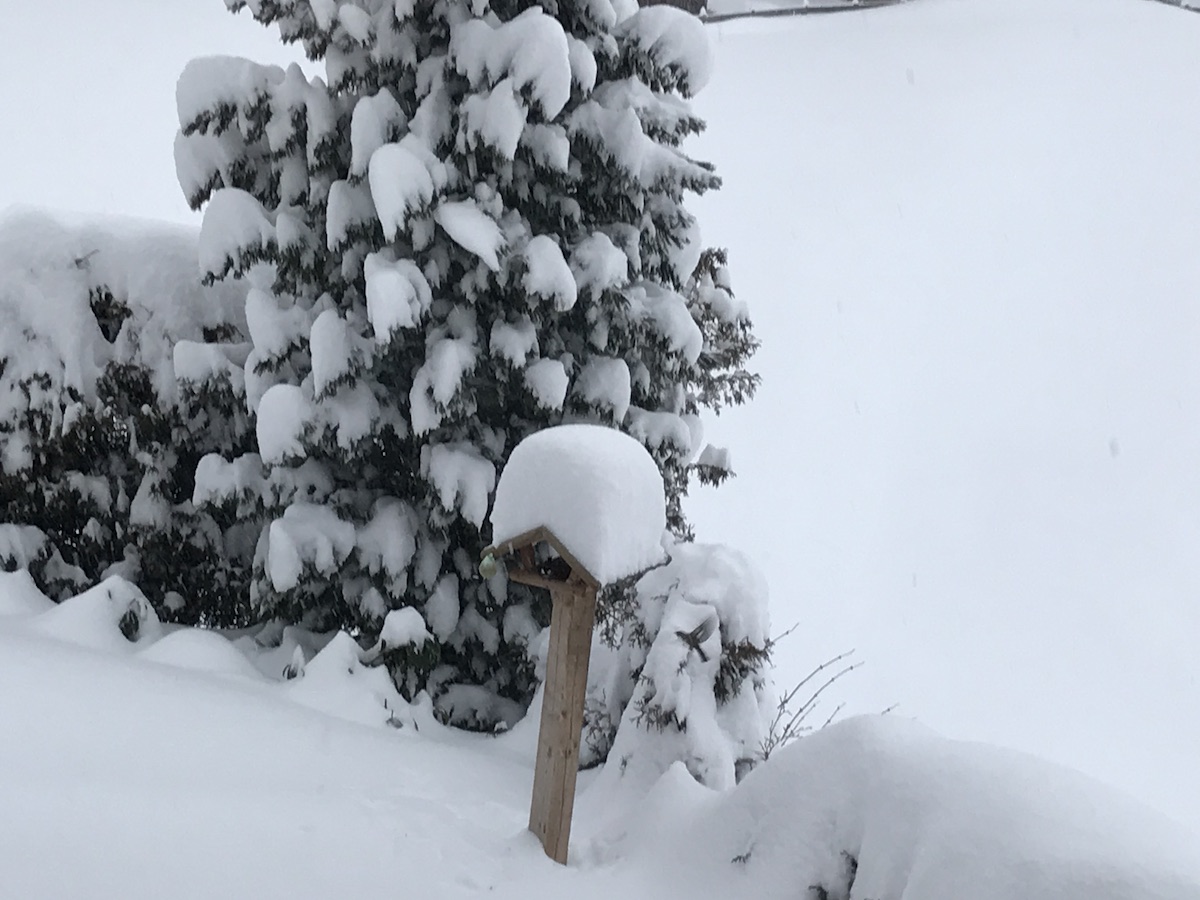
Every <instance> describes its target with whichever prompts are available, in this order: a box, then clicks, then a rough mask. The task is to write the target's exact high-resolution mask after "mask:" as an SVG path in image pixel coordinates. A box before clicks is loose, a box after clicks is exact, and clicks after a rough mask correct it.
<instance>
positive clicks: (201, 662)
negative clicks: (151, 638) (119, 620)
mask: <svg viewBox="0 0 1200 900" xmlns="http://www.w3.org/2000/svg"><path fill="white" fill-rule="evenodd" d="M0 590H2V588H0ZM137 655H138V657H140V658H141V659H144V660H148V661H149V662H154V663H161V664H163V665H167V666H174V667H175V668H178V669H189V670H191V671H195V672H207V673H210V674H214V675H240V676H242V677H244V678H251V679H253V680H255V681H261V680H262V675H261V674H259V671H258V669H256V668H255V667H254V665H253V664H252V663H251V662H250V660H249V659H247V658H246V656H245V654H243V653H242V652H241V651H240V650H238V649H237V648H236V647H235V646H234V645H233V644H231V643H230V642H229V641H228V640H226V639H225V638H223V637H222V636H221V635H219V634H217V633H215V632H212V631H205V630H203V629H200V628H181V629H180V630H178V631H173V632H171V633H170V634H168V635H166V636H165V637H163V638H161V639H159V640H157V641H155V642H154V643H152V644H150V645H149V646H148V647H146V648H145V649H143V650H139V651H138V654H137Z"/></svg>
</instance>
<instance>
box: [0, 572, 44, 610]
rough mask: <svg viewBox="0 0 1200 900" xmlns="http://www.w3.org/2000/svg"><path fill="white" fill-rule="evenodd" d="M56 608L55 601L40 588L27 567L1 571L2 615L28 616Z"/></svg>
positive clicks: (0, 598) (0, 608)
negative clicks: (14, 570)
mask: <svg viewBox="0 0 1200 900" xmlns="http://www.w3.org/2000/svg"><path fill="white" fill-rule="evenodd" d="M53 608H54V601H53V600H51V599H50V598H49V597H47V596H46V595H45V594H43V593H42V592H41V591H39V590H38V586H37V585H36V584H34V582H33V576H32V575H30V574H29V572H28V571H27V570H25V569H18V570H17V571H16V572H0V616H28V615H36V614H38V613H44V612H46V611H47V610H50V609H53Z"/></svg>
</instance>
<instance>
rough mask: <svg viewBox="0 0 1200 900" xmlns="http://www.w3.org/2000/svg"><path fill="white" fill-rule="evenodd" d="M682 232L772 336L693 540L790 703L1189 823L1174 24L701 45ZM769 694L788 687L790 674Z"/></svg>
mask: <svg viewBox="0 0 1200 900" xmlns="http://www.w3.org/2000/svg"><path fill="white" fill-rule="evenodd" d="M715 39H716V41H717V47H718V62H719V65H718V69H717V72H716V74H715V76H714V79H713V81H712V83H711V84H710V85H709V87H708V89H707V91H706V92H705V93H704V94H702V95H701V96H700V98H699V103H698V105H699V107H700V109H701V110H702V112H704V113H705V114H706V115H707V117H708V119H709V125H710V130H709V133H708V135H706V136H705V138H704V140H703V141H702V142H701V144H700V147H699V151H700V152H701V153H703V154H707V155H708V157H709V158H711V159H713V161H714V162H715V163H716V164H717V168H718V171H720V172H721V173H722V175H723V176H724V178H725V186H724V189H723V190H722V191H720V192H719V193H718V194H714V195H712V196H710V197H707V198H705V199H704V201H703V202H702V203H701V204H700V205H699V211H700V215H701V218H702V222H703V224H704V227H705V237H706V239H707V240H708V241H710V242H717V243H725V244H728V245H729V247H730V268H731V271H732V272H733V275H734V289H735V290H736V291H737V293H738V296H739V297H740V298H742V299H746V300H748V301H749V302H750V303H751V309H752V312H753V314H754V318H755V323H756V326H757V328H758V331H759V333H760V334H761V335H762V336H763V338H764V347H763V349H762V351H761V352H760V354H759V356H758V358H757V362H758V365H759V370H760V372H761V373H762V375H763V388H762V391H761V393H760V395H759V397H758V399H757V400H756V402H755V403H754V404H753V405H752V406H750V407H749V408H747V409H743V410H738V411H735V412H733V413H731V414H728V415H727V416H726V417H724V418H723V419H721V420H719V422H718V424H716V425H715V426H712V427H710V433H709V437H710V438H711V439H713V440H715V441H717V442H718V443H728V444H729V445H730V446H731V447H732V448H733V450H734V458H733V465H734V468H735V469H736V470H737V472H738V473H739V477H738V478H737V479H736V480H735V481H734V482H731V483H730V485H729V486H728V487H725V488H722V489H721V490H720V491H719V492H715V493H714V492H698V496H697V499H696V501H695V502H693V504H692V506H691V509H692V511H693V514H694V516H695V518H696V520H697V525H698V531H699V533H700V534H702V535H704V536H705V537H706V539H709V538H712V539H719V540H726V541H729V542H732V543H735V544H737V545H739V546H742V547H745V548H749V549H752V550H753V551H754V552H756V554H757V557H756V558H757V561H758V562H759V563H760V564H762V565H763V566H764V567H765V569H766V573H767V577H768V581H769V583H770V585H771V591H772V603H773V613H772V615H773V618H774V620H775V621H777V622H779V623H781V624H790V623H791V622H794V621H799V622H800V624H801V627H800V629H799V631H798V633H797V635H795V636H793V637H792V638H790V639H789V641H788V643H787V644H785V645H784V646H783V647H781V654H780V655H781V657H782V658H783V661H784V665H785V672H787V673H789V674H791V675H792V676H793V677H798V676H799V675H801V674H803V673H805V672H807V671H808V669H809V668H810V667H811V663H813V662H815V661H816V660H818V659H824V658H827V657H828V656H831V655H833V653H835V652H837V651H840V650H844V649H846V648H848V647H857V649H858V651H859V656H860V657H862V658H863V659H865V661H866V663H867V666H866V667H865V668H864V669H863V670H862V671H860V672H857V673H855V674H854V675H853V676H852V677H851V678H850V679H849V680H848V681H846V682H843V685H842V687H843V690H842V694H841V696H842V698H843V699H847V700H848V701H849V702H850V708H851V709H857V710H860V711H867V710H878V709H883V708H885V707H887V706H889V705H891V704H893V703H899V704H900V709H901V710H902V711H903V712H904V713H906V714H908V715H914V716H917V717H918V718H920V719H921V720H923V721H925V722H926V723H928V724H930V725H933V726H934V727H936V728H938V729H940V730H943V731H945V732H947V733H950V734H953V735H955V736H958V737H963V738H970V739H978V740H986V741H993V742H999V743H1005V744H1009V745H1016V746H1019V747H1021V748H1022V749H1026V750H1029V751H1032V752H1035V753H1038V754H1041V755H1045V756H1049V757H1051V758H1054V759H1057V760H1060V761H1062V762H1065V763H1067V764H1070V765H1074V766H1078V767H1081V768H1083V769H1085V770H1086V771H1088V772H1090V773H1092V774H1094V775H1097V776H1099V777H1101V778H1103V779H1104V780H1106V781H1108V782H1110V783H1114V784H1118V785H1121V786H1123V787H1125V788H1127V789H1128V790H1130V791H1132V792H1134V793H1135V794H1137V795H1138V796H1140V797H1142V798H1144V799H1146V800H1148V801H1149V802H1151V803H1153V804H1154V805H1156V806H1158V807H1159V808H1161V809H1163V810H1166V811H1168V812H1170V813H1172V814H1173V815H1175V816H1177V817H1178V818H1180V819H1182V820H1184V821H1187V822H1189V823H1190V824H1191V825H1192V826H1193V827H1194V828H1197V829H1200V766H1197V765H1196V759H1197V758H1200V674H1198V669H1197V665H1196V661H1195V660H1196V655H1195V642H1196V638H1197V635H1200V605H1197V603H1196V598H1197V596H1200V553H1197V546H1198V545H1200V465H1197V461H1198V460H1200V355H1198V354H1197V352H1196V348H1197V347H1198V346H1200V256H1198V255H1197V253H1196V246H1197V239H1198V238H1200V167H1197V166H1196V164H1195V152H1194V151H1195V148H1196V146H1197V145H1198V144H1200V16H1196V15H1193V14H1189V13H1185V12H1181V11H1179V10H1176V9H1172V8H1170V7H1168V6H1165V5H1162V4H1158V3H1148V2H1141V0H920V2H913V3H910V4H904V5H901V6H898V7H894V8H889V9H883V10H876V11H871V12H863V13H852V14H851V13H848V14H845V15H841V14H839V15H832V16H819V17H808V18H805V19H803V20H788V21H786V22H780V21H776V22H773V23H770V24H764V23H731V24H729V25H724V26H719V27H717V28H716V30H715ZM785 680H786V679H785Z"/></svg>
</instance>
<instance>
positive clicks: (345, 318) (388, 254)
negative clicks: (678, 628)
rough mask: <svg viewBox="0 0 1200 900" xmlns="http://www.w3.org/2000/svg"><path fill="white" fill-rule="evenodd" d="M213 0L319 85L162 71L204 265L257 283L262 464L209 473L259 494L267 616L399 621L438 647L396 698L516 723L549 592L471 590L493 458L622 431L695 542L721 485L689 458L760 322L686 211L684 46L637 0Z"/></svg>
mask: <svg viewBox="0 0 1200 900" xmlns="http://www.w3.org/2000/svg"><path fill="white" fill-rule="evenodd" d="M226 5H227V6H229V7H230V9H232V10H234V11H237V10H240V9H243V8H249V10H250V12H251V13H252V14H253V15H254V17H255V18H256V19H257V20H259V21H260V22H262V23H265V24H273V25H276V26H277V27H278V28H279V30H280V33H281V36H282V38H283V39H284V40H285V41H288V42H298V43H299V44H300V45H302V46H303V48H304V50H305V52H306V53H307V55H308V57H309V58H310V59H311V60H314V61H317V60H323V62H324V73H323V75H322V76H321V77H316V76H310V75H307V74H306V73H305V72H304V71H303V70H302V69H301V68H300V67H299V66H292V67H290V68H288V69H286V70H284V69H280V68H277V67H272V66H264V65H257V64H255V63H252V62H249V61H245V60H241V59H232V58H205V59H198V60H195V61H193V62H192V63H191V64H190V65H189V66H188V67H187V69H186V70H185V72H184V73H183V76H182V77H181V79H180V81H179V86H178V94H177V99H178V107H179V120H180V127H181V130H180V134H179V137H178V139H177V144H176V161H177V168H178V173H179V177H180V182H181V185H182V187H183V189H184V191H185V192H186V194H187V197H188V199H189V201H190V203H191V204H192V205H193V206H194V207H196V208H201V207H204V208H205V216H204V225H203V230H202V235H201V266H202V268H203V270H204V272H205V274H206V277H207V278H208V279H210V280H220V279H229V278H237V277H244V278H246V279H248V280H249V281H250V282H251V284H252V285H253V287H252V289H251V290H250V292H249V295H248V299H247V307H246V317H247V322H248V325H249V330H250V336H251V338H252V340H253V350H252V351H251V352H250V356H249V358H248V360H247V362H246V367H245V376H246V377H245V384H246V395H247V403H248V407H249V410H250V411H251V412H252V413H253V414H254V415H255V416H256V429H257V439H258V447H257V453H256V454H251V455H247V456H245V457H242V458H241V459H238V460H232V459H226V460H221V459H216V458H209V459H206V460H205V461H203V462H202V465H201V468H202V469H203V470H204V471H205V472H206V473H207V474H208V475H211V476H213V477H212V478H211V479H209V478H205V479H198V483H199V482H201V481H202V482H204V484H205V485H206V490H207V491H208V494H207V496H209V497H210V499H211V500H212V501H213V502H216V501H217V500H218V499H219V498H220V497H221V496H222V490H225V491H226V492H241V493H242V494H243V498H244V496H245V491H246V490H247V488H248V486H256V487H253V489H252V490H251V491H250V493H251V494H253V496H254V497H255V498H256V502H257V504H258V505H259V506H258V508H259V510H260V513H261V515H263V516H264V517H265V519H264V520H265V521H266V522H267V524H266V526H265V527H264V528H263V530H262V534H261V537H260V539H259V543H258V551H257V557H256V563H255V578H254V588H253V602H254V604H255V605H256V608H257V610H258V611H259V614H260V615H262V616H264V617H280V618H285V619H288V620H292V621H303V622H304V623H305V624H307V625H309V626H311V627H316V628H329V627H344V628H348V629H350V630H352V631H355V632H358V633H359V634H361V636H362V637H363V638H364V640H366V641H371V640H374V638H375V637H376V636H377V635H378V634H379V631H380V629H381V626H382V623H383V621H384V619H385V617H386V615H387V613H388V612H389V610H392V609H398V608H402V607H414V608H416V609H417V610H419V611H420V612H421V613H422V615H423V617H424V620H425V622H426V623H427V626H428V630H429V632H430V634H431V635H432V636H433V638H435V639H436V642H437V646H436V652H429V651H428V650H426V651H423V652H422V653H420V654H406V655H405V654H402V655H401V656H402V657H403V658H404V659H407V660H409V661H410V662H409V663H408V664H406V665H407V668H406V669H405V670H404V671H396V672H394V673H393V674H394V675H395V676H396V678H397V683H398V684H400V685H402V686H403V688H404V689H405V690H407V691H409V692H411V691H413V690H416V689H419V688H430V689H431V690H432V693H434V694H435V695H438V694H440V693H442V691H443V690H444V689H446V688H448V687H450V686H452V685H455V684H458V685H472V686H474V687H477V688H481V689H482V690H476V691H474V692H473V694H472V696H477V697H493V698H496V699H497V700H500V699H507V700H510V701H517V702H518V703H520V702H524V701H526V700H527V699H528V697H529V694H530V692H531V689H532V686H533V669H532V663H531V661H530V655H529V654H528V653H527V652H526V651H527V643H528V641H529V640H530V638H531V636H532V635H534V634H536V633H537V631H538V627H539V623H544V622H545V621H546V618H547V616H546V612H547V610H546V601H545V600H544V599H538V598H537V597H535V596H533V595H531V594H530V593H528V592H526V591H525V590H524V589H523V588H518V587H517V586H516V585H508V584H507V583H506V582H505V581H504V578H503V575H500V576H497V577H496V578H493V579H491V580H489V581H484V580H482V579H481V578H480V576H479V575H478V573H477V571H476V561H477V559H478V552H479V550H480V549H481V548H482V547H483V546H484V545H485V544H486V542H487V535H486V534H484V533H483V531H484V523H485V519H486V515H487V510H488V504H489V501H490V496H491V493H492V491H493V489H494V486H495V481H496V473H497V471H498V468H499V467H500V466H501V465H502V463H503V461H504V459H505V458H506V456H507V454H508V453H509V452H510V451H511V450H512V448H513V447H514V446H515V445H516V444H517V443H518V442H519V441H520V440H521V438H523V437H524V436H526V435H527V434H529V433H530V432H532V431H534V430H537V429H540V428H543V427H546V426H548V425H551V424H556V423H559V422H562V421H581V420H586V421H596V422H601V423H606V424H610V425H612V426H614V427H620V428H623V429H625V430H626V431H628V432H629V433H631V434H633V435H634V436H636V437H637V438H639V439H640V440H641V441H642V442H643V443H644V444H645V445H646V446H647V447H648V448H649V450H650V451H651V453H652V454H653V456H654V458H655V460H656V461H657V463H658V464H659V466H660V468H661V469H662V471H663V474H664V478H665V480H666V483H667V486H668V494H669V496H670V500H671V508H670V514H671V515H670V521H671V526H672V528H673V529H674V530H675V531H676V532H677V533H679V534H682V535H686V534H687V533H688V526H687V523H686V522H685V521H684V518H683V516H682V512H681V510H680V508H679V500H680V497H681V496H682V494H683V492H684V491H685V490H686V485H687V479H688V473H689V471H690V470H692V469H693V468H697V469H698V471H699V472H700V474H701V475H702V476H703V477H705V478H708V479H711V480H720V478H721V477H722V476H723V474H725V470H726V468H727V466H726V464H725V461H724V456H723V454H722V453H720V452H714V451H713V450H712V448H707V449H706V451H705V452H704V453H703V454H700V455H699V458H697V454H698V453H699V451H700V445H701V437H700V427H699V413H700V411H701V409H702V408H704V407H718V406H719V405H720V404H721V403H724V402H740V401H741V400H742V399H744V398H745V397H746V396H748V394H749V393H751V392H752V391H753V388H754V384H755V380H754V378H753V377H752V376H749V375H747V374H746V373H745V372H744V371H742V364H743V362H744V361H745V359H746V357H747V356H748V355H749V353H750V352H752V350H753V347H754V345H755V341H754V339H753V336H752V334H751V331H750V326H749V321H748V318H747V316H746V314H745V311H744V309H743V308H741V307H739V306H738V305H737V304H736V303H735V302H734V301H733V299H732V296H731V294H730V292H729V290H728V284H727V281H726V280H725V278H724V275H723V269H722V268H721V266H720V260H719V259H718V258H717V257H714V256H709V257H706V265H705V266H701V267H700V268H699V269H698V268H697V262H698V261H699V260H700V254H701V246H700V244H699V236H698V231H697V228H696V225H695V222H694V219H693V218H692V216H691V215H690V214H689V213H688V212H687V210H686V209H685V208H684V205H683V204H684V199H685V197H686V195H687V194H688V193H690V192H694V193H700V192H703V191H706V190H709V189H711V188H713V187H716V186H717V184H718V179H717V178H716V176H715V175H714V173H713V172H712V169H711V167H710V166H708V165H706V164H704V163H701V162H697V161H694V160H692V159H691V158H690V157H689V156H688V155H687V154H686V153H685V152H684V151H683V149H682V142H683V140H684V139H685V138H686V137H687V136H688V135H690V134H694V133H696V132H697V131H699V130H700V129H701V128H702V127H703V123H702V122H701V120H700V119H698V118H697V117H696V116H695V115H694V114H693V113H692V111H691V110H690V107H689V105H688V103H687V101H686V99H684V98H686V97H688V96H690V95H691V94H692V93H693V92H694V91H696V90H698V89H699V88H700V87H701V86H702V85H703V83H704V81H705V80H706V79H707V77H708V67H709V48H708V44H707V38H706V36H705V34H704V33H703V25H702V24H701V23H700V22H699V21H698V20H696V19H695V18H694V17H691V16H688V15H686V14H684V13H682V12H680V11H679V10H676V9H672V8H668V7H654V8H647V9H641V10H639V9H638V7H637V4H636V2H635V0H559V2H556V0H549V2H546V3H544V4H542V5H534V4H532V3H527V2H523V0H517V2H513V0H497V2H489V0H350V2H342V3H336V2H334V0H226ZM693 276H694V277H693ZM221 472H231V473H232V472H236V473H239V477H237V478H236V479H234V478H232V476H231V478H230V479H229V480H228V481H226V482H225V485H226V487H225V488H222V487H221V484H222V482H221V478H220V477H219V476H220V473H221ZM392 658H393V659H395V658H397V657H396V656H395V655H393V657H392ZM414 666H415V667H418V668H419V669H420V671H417V670H416V669H414V668H413V667H414ZM463 694H464V692H463V691H458V692H457V693H456V694H455V696H458V697H461V696H463ZM484 705H486V704H484ZM461 706H462V705H461V704H456V712H455V713H454V716H453V717H454V718H456V719H459V720H462V721H473V723H474V724H478V725H486V724H489V723H488V722H487V721H486V720H487V719H488V718H489V715H488V714H487V713H486V712H484V711H481V710H480V709H475V710H467V711H465V712H464V711H463V710H462V709H461Z"/></svg>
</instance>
